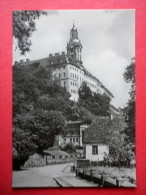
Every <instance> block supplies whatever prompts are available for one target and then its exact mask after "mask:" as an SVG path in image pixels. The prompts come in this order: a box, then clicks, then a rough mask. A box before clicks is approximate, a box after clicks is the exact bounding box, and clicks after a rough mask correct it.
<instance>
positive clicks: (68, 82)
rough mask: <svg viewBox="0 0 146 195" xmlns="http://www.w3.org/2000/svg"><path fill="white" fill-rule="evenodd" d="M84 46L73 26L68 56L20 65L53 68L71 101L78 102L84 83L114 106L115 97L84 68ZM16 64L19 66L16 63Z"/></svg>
mask: <svg viewBox="0 0 146 195" xmlns="http://www.w3.org/2000/svg"><path fill="white" fill-rule="evenodd" d="M81 52H82V44H81V41H80V40H79V38H78V31H77V28H75V25H74V24H73V27H72V29H71V31H70V39H69V42H68V43H67V54H66V53H65V52H62V53H61V54H60V53H55V54H54V55H53V54H49V56H48V57H47V58H43V59H39V60H33V61H30V60H29V59H27V60H26V61H25V62H24V61H23V60H20V62H19V64H22V65H27V64H33V63H40V64H41V65H42V66H47V65H49V66H50V67H52V70H53V71H52V76H53V79H54V80H56V81H57V82H58V83H60V85H61V86H62V87H66V89H67V91H68V92H69V93H70V94H71V97H70V99H71V100H73V101H77V100H78V98H79V95H78V90H79V88H80V86H81V83H82V82H83V81H84V82H86V83H87V86H89V87H90V89H91V91H92V92H93V93H97V92H98V93H100V94H103V93H105V94H106V95H107V96H109V97H110V99H111V104H112V105H113V104H114V103H113V102H114V101H113V99H114V96H113V95H112V93H111V92H110V91H109V90H108V89H107V88H106V87H104V86H103V84H102V83H101V82H100V81H99V80H98V79H97V78H96V77H95V76H93V75H92V74H91V73H90V72H88V71H87V70H86V69H85V67H84V66H83V62H82V55H81V54H82V53H81ZM15 64H18V62H17V61H16V62H15Z"/></svg>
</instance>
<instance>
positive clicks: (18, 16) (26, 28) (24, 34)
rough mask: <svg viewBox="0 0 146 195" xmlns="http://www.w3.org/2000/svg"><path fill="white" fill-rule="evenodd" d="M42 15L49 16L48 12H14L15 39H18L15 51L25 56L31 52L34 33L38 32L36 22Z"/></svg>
mask: <svg viewBox="0 0 146 195" xmlns="http://www.w3.org/2000/svg"><path fill="white" fill-rule="evenodd" d="M41 15H47V12H46V11H14V12H13V37H14V38H15V39H16V42H17V46H16V48H15V49H17V48H18V49H19V50H20V54H21V55H24V54H25V53H26V52H30V46H31V45H32V42H31V40H30V38H31V36H32V33H33V32H34V31H36V20H37V19H39V18H40V16H41Z"/></svg>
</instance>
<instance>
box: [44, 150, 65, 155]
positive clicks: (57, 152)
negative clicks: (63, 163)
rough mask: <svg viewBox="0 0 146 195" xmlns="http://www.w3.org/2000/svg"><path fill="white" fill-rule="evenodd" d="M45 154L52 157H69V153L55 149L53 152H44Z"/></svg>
mask: <svg viewBox="0 0 146 195" xmlns="http://www.w3.org/2000/svg"><path fill="white" fill-rule="evenodd" d="M43 153H44V154H48V155H51V156H68V153H67V152H64V151H62V150H59V149H53V150H52V149H47V150H43Z"/></svg>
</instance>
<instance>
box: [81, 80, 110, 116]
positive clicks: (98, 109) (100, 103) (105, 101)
mask: <svg viewBox="0 0 146 195" xmlns="http://www.w3.org/2000/svg"><path fill="white" fill-rule="evenodd" d="M79 98H80V100H79V104H80V106H82V107H84V108H86V109H87V110H88V111H90V112H91V113H93V114H94V115H96V116H108V115H109V106H110V98H109V97H108V96H107V95H106V94H100V93H93V94H92V91H91V90H90V88H89V87H88V86H87V84H86V82H82V84H81V86H80V89H79Z"/></svg>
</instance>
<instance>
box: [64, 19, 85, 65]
mask: <svg viewBox="0 0 146 195" xmlns="http://www.w3.org/2000/svg"><path fill="white" fill-rule="evenodd" d="M81 50H82V44H81V42H80V40H79V38H78V31H77V28H76V29H75V24H74V20H73V27H72V29H71V31H70V39H69V43H68V44H67V56H68V58H69V61H70V62H73V63H78V64H82V61H81Z"/></svg>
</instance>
